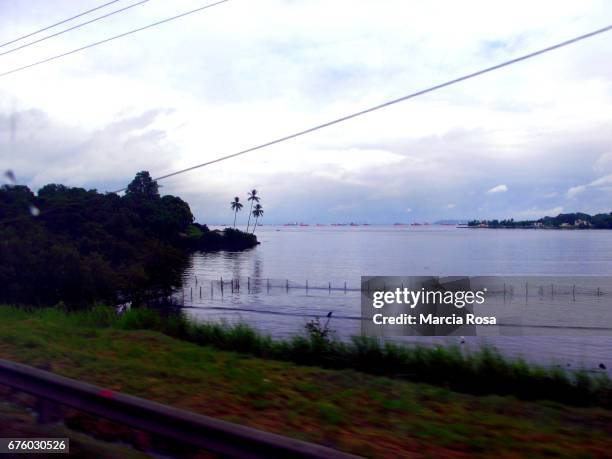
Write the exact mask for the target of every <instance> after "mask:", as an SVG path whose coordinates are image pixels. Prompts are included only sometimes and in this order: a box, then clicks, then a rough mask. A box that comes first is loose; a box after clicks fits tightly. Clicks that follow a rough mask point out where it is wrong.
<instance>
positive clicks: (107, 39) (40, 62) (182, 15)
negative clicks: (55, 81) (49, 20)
mask: <svg viewBox="0 0 612 459" xmlns="http://www.w3.org/2000/svg"><path fill="white" fill-rule="evenodd" d="M228 1H229V0H220V1H218V2H215V3H210V4H208V5H205V6H201V7H200V8H196V9H195V10H191V11H187V12H185V13H181V14H178V15H176V16H172V17H169V18H166V19H162V20H161V21H157V22H154V23H152V24H149V25H146V26H144V27H139V28H138V29H133V30H130V31H128V32H124V33H122V34H119V35H115V36H114V37H110V38H106V39H104V40H100V41H97V42H95V43H90V44H89V45H85V46H82V47H80V48H77V49H73V50H72V51H68V52H65V53H62V54H58V55H56V56H52V57H48V58H46V59H43V60H41V61H38V62H34V63H32V64H28V65H24V66H23V67H18V68H16V69H13V70H9V71H8V72H4V73H0V77H5V76H7V75H11V74H12V73H16V72H20V71H21V70H26V69H29V68H31V67H35V66H37V65H40V64H45V63H47V62H51V61H54V60H56V59H60V58H62V57H66V56H70V55H71V54H74V53H78V52H79V51H84V50H86V49H89V48H93V47H94V46H98V45H101V44H103V43H108V42H109V41H113V40H116V39H118V38H122V37H126V36H128V35H131V34H133V33H136V32H140V31H142V30H146V29H150V28H151V27H155V26H158V25H161V24H165V23H166V22H170V21H174V20H175V19H179V18H182V17H185V16H187V15H190V14H194V13H198V12H200V11H202V10H205V9H207V8H211V7H213V6H217V5H220V4H221V3H226V2H228Z"/></svg>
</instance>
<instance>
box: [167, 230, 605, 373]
mask: <svg viewBox="0 0 612 459" xmlns="http://www.w3.org/2000/svg"><path fill="white" fill-rule="evenodd" d="M257 233H258V238H259V240H260V241H261V245H260V246H258V247H257V248H255V249H253V250H249V251H245V252H238V253H232V252H217V253H202V254H195V255H193V257H192V259H191V264H190V267H189V268H188V269H187V270H186V272H185V275H184V286H183V290H182V292H179V293H178V295H179V296H180V297H181V299H182V300H183V301H184V304H185V307H186V311H187V312H188V313H189V314H192V315H193V316H195V317H197V318H199V319H202V320H222V321H227V322H230V323H233V322H238V321H243V322H247V323H249V324H251V325H253V326H254V327H256V328H258V329H259V330H261V331H263V332H265V333H268V334H271V335H273V336H276V337H288V336H291V335H294V334H297V333H303V329H304V325H305V323H306V322H307V321H308V320H311V319H312V318H313V317H315V316H319V317H322V319H321V320H322V322H325V321H326V320H327V319H324V318H323V317H324V316H325V315H326V314H327V313H328V312H330V311H331V312H333V318H332V320H331V321H330V327H331V328H332V329H334V330H335V331H336V334H337V335H338V336H339V337H340V338H346V337H349V336H351V335H356V334H359V332H360V325H361V322H360V319H359V313H360V304H359V303H360V295H359V291H358V288H359V282H360V276H362V275H368V276H374V275H381V276H391V275H396V276H407V275H434V276H448V275H460V276H465V275H470V276H478V275H571V276H573V275H612V231H596V230H587V231H556V230H482V229H481V230H473V229H462V228H455V227H446V226H435V225H432V226H417V227H413V226H374V225H373V226H358V227H350V226H343V227H332V226H324V227H318V226H309V227H284V226H280V227H275V226H263V227H259V228H257ZM221 278H223V280H224V282H225V283H224V288H223V294H222V293H221V289H220V280H221ZM232 279H235V280H237V281H239V282H240V288H239V289H238V287H237V286H236V285H235V284H234V287H233V288H232V286H231V283H230V280H232ZM306 285H308V288H306ZM232 290H233V291H232ZM609 298H610V297H603V298H602V299H600V300H598V304H597V307H598V308H600V309H601V308H604V309H605V307H606V306H607V303H608V302H610V300H609ZM602 302H603V303H602ZM610 307H611V308H612V303H610ZM576 333H578V332H576ZM398 339H400V338H398ZM401 339H402V340H410V341H419V342H421V343H455V344H456V343H458V342H459V338H456V337H448V338H401ZM483 343H487V344H492V345H494V346H496V347H497V348H498V349H499V350H500V351H502V352H503V353H505V354H507V355H512V356H517V355H522V356H523V357H525V358H526V359H528V360H530V361H534V362H537V363H541V364H547V365H562V366H563V367H567V366H568V365H569V367H571V368H577V367H584V368H587V369H593V370H595V369H597V367H598V366H599V364H600V363H604V364H605V365H606V366H607V368H608V369H610V368H612V355H611V354H612V336H611V337H606V336H604V337H584V336H583V337H580V336H575V337H554V336H547V337H529V336H500V337H473V338H469V337H468V338H467V339H466V343H465V344H464V345H463V346H466V347H468V348H474V347H477V346H479V345H481V344H483ZM608 371H609V370H608Z"/></svg>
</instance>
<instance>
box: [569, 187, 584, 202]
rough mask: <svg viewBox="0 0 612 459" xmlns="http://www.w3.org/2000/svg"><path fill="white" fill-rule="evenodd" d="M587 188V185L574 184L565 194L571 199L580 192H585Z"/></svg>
mask: <svg viewBox="0 0 612 459" xmlns="http://www.w3.org/2000/svg"><path fill="white" fill-rule="evenodd" d="M586 189H587V186H586V185H578V186H573V187H571V188H569V189H568V190H567V193H565V196H567V197H568V198H569V199H573V198H575V197H576V196H578V195H579V194H582V193H584V192H585V191H586Z"/></svg>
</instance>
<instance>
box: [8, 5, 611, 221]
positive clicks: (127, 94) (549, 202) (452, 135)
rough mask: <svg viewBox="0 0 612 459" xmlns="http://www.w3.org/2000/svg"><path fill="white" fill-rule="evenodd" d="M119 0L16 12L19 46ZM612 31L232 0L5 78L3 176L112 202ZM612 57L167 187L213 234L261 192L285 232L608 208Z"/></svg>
mask: <svg viewBox="0 0 612 459" xmlns="http://www.w3.org/2000/svg"><path fill="white" fill-rule="evenodd" d="M135 1H136V0H133V1H131V2H130V1H128V0H122V1H120V2H117V3H115V4H113V5H111V6H109V7H106V8H104V9H103V10H99V11H96V12H94V13H91V14H90V15H88V16H87V17H86V18H80V19H77V20H75V21H73V22H71V23H70V25H72V24H77V23H79V22H82V21H84V20H86V19H90V18H94V17H96V16H99V15H102V14H104V13H106V12H110V11H112V10H114V9H118V8H121V7H123V6H127V5H129V4H130V3H134V2H135ZM101 3H104V1H102V0H54V1H53V2H50V1H48V0H1V1H0V41H1V42H5V41H8V40H11V39H13V38H15V37H18V36H20V35H22V34H25V33H28V32H31V31H33V30H36V29H38V28H40V27H43V26H45V25H49V24H51V23H53V22H57V21H59V20H61V19H64V18H66V17H69V16H72V15H75V14H77V13H79V12H81V11H84V10H87V9H89V8H93V7H95V6H97V5H99V4H101ZM204 4H206V2H205V1H203V0H197V1H196V0H173V1H168V0H151V1H149V2H148V3H145V4H143V5H141V6H137V7H135V8H133V9H131V10H129V11H127V12H125V13H121V14H118V15H115V16H113V17H111V18H108V19H105V20H102V21H99V22H96V23H95V24H92V25H90V26H87V27H84V28H82V29H79V30H77V31H73V32H70V33H67V34H64V35H62V36H61V37H57V38H53V39H50V40H47V41H45V42H44V43H40V44H38V45H34V46H31V47H29V48H27V49H23V50H20V51H17V52H15V53H11V54H7V55H4V56H0V73H2V72H4V71H7V70H11V69H13V68H15V67H19V66H21V65H26V64H29V63H31V62H34V61H37V60H40V59H43V58H46V57H49V56H52V55H55V54H59V53H62V52H65V51H69V50H71V49H74V48H78V47H80V46H83V45H86V44H88V43H91V42H94V41H97V40H101V39H104V38H106V37H109V36H112V35H116V34H119V33H122V32H125V31H127V30H130V29H133V28H136V27H139V26H143V25H146V24H148V23H150V22H154V21H156V20H159V19H163V18H165V17H168V16H172V15H176V14H179V13H181V12H183V11H187V10H190V9H193V8H196V7H198V6H201V5H204ZM610 23H612V2H609V1H606V0H600V1H588V0H576V1H559V0H555V1H537V2H534V1H533V0H529V1H507V2H501V1H496V2H491V1H490V0H486V1H485V0H483V1H462V2H456V1H450V0H449V1H429V2H416V1H406V0H403V1H399V0H398V1H395V0H380V1H372V0H369V1H365V0H364V1H361V0H346V1H345V0H331V1H330V0H326V1H324V0H300V1H297V0H284V1H283V0H256V1H255V0H230V1H229V2H227V3H225V4H222V5H219V6H216V7H213V8H211V9H208V10H205V11H203V12H200V13H197V14H194V15H191V16H189V17H186V18H182V19H179V20H177V21H174V22H171V23H168V24H164V25H161V26H159V27H155V28H153V29H149V30H147V31H143V32H140V33H138V34H134V35H130V36H129V37H125V38H122V39H118V40H115V41H113V42H111V43H106V44H103V45H101V46H98V47H96V48H93V49H89V50H87V51H84V52H81V53H77V54H74V55H71V56H69V57H66V58H63V59H61V60H57V61H54V62H50V63H47V64H44V65H41V66H38V67H34V68H31V69H29V70H25V71H22V72H18V73H16V74H13V75H10V76H6V77H2V78H0V169H1V170H6V169H11V170H13V171H14V173H15V175H16V176H17V178H18V180H19V181H20V183H23V184H27V185H29V186H30V187H32V188H33V189H34V190H36V189H38V188H39V187H41V186H42V185H44V184H46V183H65V184H69V185H73V186H82V187H86V188H96V189H98V190H100V191H110V190H113V189H117V188H121V187H123V186H125V185H126V184H127V182H129V180H130V179H131V177H133V175H134V174H135V173H136V172H137V171H139V170H143V169H144V170H149V171H150V172H151V174H152V175H153V176H159V175H163V174H166V173H168V172H172V171H174V170H177V169H180V168H183V167H187V166H191V165H193V164H198V163H201V162H204V161H207V160H211V159H214V158H216V157H219V156H223V155H226V154H230V153H233V152H235V151H238V150H242V149H244V148H248V147H250V146H254V145H256V144H259V143H263V142H265V141H268V140H272V139H274V138H276V137H281V136H284V135H286V134H290V133H292V132H294V131H298V130H302V129H304V128H308V127H310V126H311V125H314V124H319V123H322V122H325V121H327V120H330V119H333V118H335V117H339V116H342V115H345V114H348V113H350V112H352V111H356V110H359V109H362V108H366V107H368V106H370V105H375V104H378V103H381V102H384V101H386V100H388V99H392V98H395V97H399V96H402V95H405V94H408V93H411V92H413V91H416V90H419V89H423V88H425V87H427V86H431V85H433V84H436V83H440V82H443V81H445V80H448V79H451V78H454V77H457V76H460V75H462V74H464V73H468V72H472V71H475V70H478V69H480V68H482V67H486V66H489V65H492V64H495V63H498V62H501V61H503V60H507V59H509V58H512V57H514V56H518V55H520V54H524V53H527V52H530V51H533V50H536V49H539V48H542V47H546V46H549V45H551V44H554V43H556V42H558V41H562V40H565V39H567V38H571V37H573V36H575V35H580V34H583V33H586V32H589V31H591V30H594V29H597V28H601V27H604V26H606V25H608V24H610ZM67 26H68V25H64V26H60V27H59V28H57V29H53V30H54V31H55V30H61V29H62V28H63V27H67ZM47 33H49V32H47ZM47 33H43V34H41V35H40V36H44V35H45V34H47ZM37 37H38V36H37ZM37 37H36V38H37ZM32 39H33V38H31V39H26V40H24V42H23V43H27V42H28V41H31V40H32ZM12 46H15V45H12ZM9 49H11V46H5V47H1V48H0V51H6V50H9ZM611 51H612V32H610V33H608V34H604V35H600V36H598V37H595V38H592V39H589V40H587V41H583V42H581V43H579V44H577V45H575V46H572V47H569V48H565V49H562V50H559V51H555V52H552V53H549V54H547V55H544V56H541V57H539V58H536V59H533V60H530V61H528V62H524V63H521V64H517V65H515V66H512V67H510V68H506V69H503V70H500V71H497V72H494V73H491V74H488V75H486V76H483V77H479V78H477V79H473V80H470V81H468V82H464V83H461V84H459V85H456V86H453V87H450V88H445V89H443V90H440V91H438V92H435V93H432V94H428V95H425V96H422V97H420V98H418V99H414V100H411V101H407V102H404V103H401V104H398V105H395V106H393V107H390V108H387V109H385V110H382V111H378V112H375V113H371V114H368V115H365V116H363V117H361V118H359V119H355V120H351V121H348V122H346V123H342V124H339V125H336V126H334V127H331V128H329V129H326V130H323V131H319V132H317V133H314V134H310V135H308V136H306V137H302V138H300V139H296V140H292V141H288V142H285V143H282V144H280V145H276V146H274V147H270V148H267V149H265V150H260V151H258V152H255V153H252V154H249V155H245V156H242V157H240V158H235V159H232V160H228V161H226V162H223V163H219V164H215V165H212V166H208V167H205V168H203V169H199V170H196V171H193V172H190V173H187V174H184V175H181V176H178V177H174V178H171V179H168V180H165V181H162V182H161V183H160V184H161V185H163V188H162V192H163V193H165V194H176V195H179V196H181V197H183V198H184V199H186V200H187V201H188V202H189V203H190V204H191V206H192V209H193V210H194V213H195V214H196V217H197V219H198V220H199V221H202V222H207V223H227V222H231V221H232V213H231V210H230V208H229V203H230V201H231V200H232V198H233V197H234V196H236V195H237V196H240V197H241V199H242V200H246V193H247V191H248V190H250V189H251V188H256V189H257V190H258V191H259V193H260V194H261V196H262V202H261V204H262V205H263V206H264V209H265V216H264V222H268V223H282V222H287V221H309V222H323V223H326V222H347V221H356V222H370V223H393V222H400V221H402V222H411V221H434V220H438V219H446V218H448V219H454V218H461V219H462V218H490V217H514V218H531V217H541V216H544V215H553V214H554V215H556V214H557V213H559V212H569V211H586V212H600V211H606V212H609V211H612V199H611V198H612V59H611V58H610V57H611ZM243 217H244V218H246V212H244V215H243Z"/></svg>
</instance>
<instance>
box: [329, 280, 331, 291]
mask: <svg viewBox="0 0 612 459" xmlns="http://www.w3.org/2000/svg"><path fill="white" fill-rule="evenodd" d="M329 293H331V282H330V283H329Z"/></svg>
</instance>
